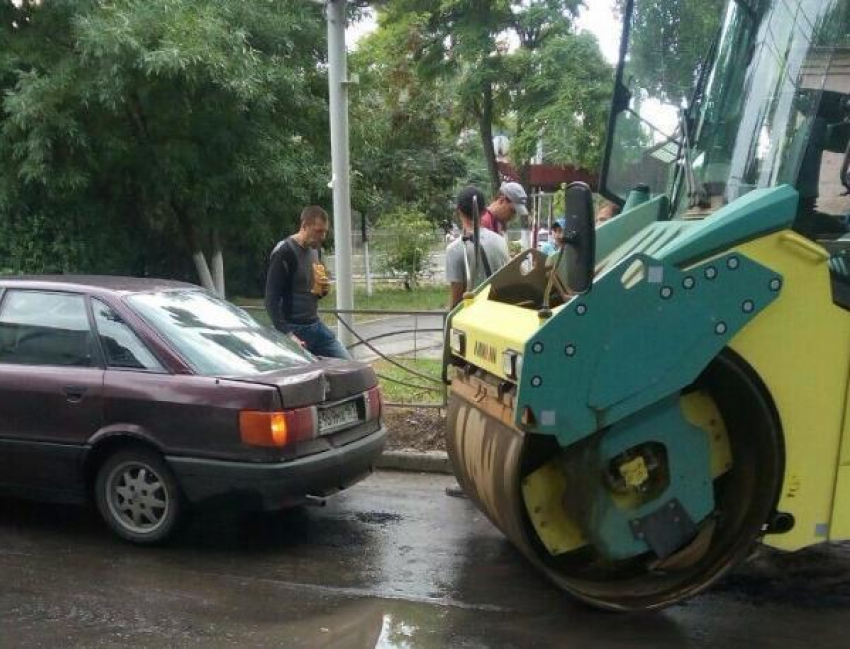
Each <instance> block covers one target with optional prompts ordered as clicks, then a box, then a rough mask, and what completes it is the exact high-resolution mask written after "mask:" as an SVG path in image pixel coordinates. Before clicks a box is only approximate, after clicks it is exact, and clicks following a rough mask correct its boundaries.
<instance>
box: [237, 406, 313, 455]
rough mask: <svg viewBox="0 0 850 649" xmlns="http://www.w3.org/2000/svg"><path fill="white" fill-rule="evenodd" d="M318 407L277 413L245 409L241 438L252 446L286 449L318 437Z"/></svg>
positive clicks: (241, 416) (241, 423)
mask: <svg viewBox="0 0 850 649" xmlns="http://www.w3.org/2000/svg"><path fill="white" fill-rule="evenodd" d="M315 410H316V409H315V408H296V409H294V410H283V411H276V412H264V411H260V410H243V411H241V412H240V413H239V435H240V436H241V437H242V441H243V442H244V443H245V444H250V445H251V446H286V445H287V444H292V443H293V442H300V441H303V440H305V439H312V438H314V437H315V436H316V413H315Z"/></svg>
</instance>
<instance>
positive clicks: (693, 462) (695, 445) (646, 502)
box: [568, 397, 714, 560]
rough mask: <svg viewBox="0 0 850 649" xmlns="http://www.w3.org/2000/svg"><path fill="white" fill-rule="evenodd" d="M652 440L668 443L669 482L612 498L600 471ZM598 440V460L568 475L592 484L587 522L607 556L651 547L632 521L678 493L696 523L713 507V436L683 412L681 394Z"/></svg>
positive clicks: (634, 553) (628, 554) (595, 441)
mask: <svg viewBox="0 0 850 649" xmlns="http://www.w3.org/2000/svg"><path fill="white" fill-rule="evenodd" d="M647 442H655V443H657V444H660V445H662V446H663V447H664V450H665V452H666V458H667V459H666V468H667V470H668V475H669V477H668V482H667V484H666V488H663V489H658V490H656V491H654V492H652V493H650V494H648V495H647V497H646V498H645V499H638V500H637V501H636V502H635V503H634V505H633V506H626V505H624V504H623V503H622V502H617V501H615V499H614V498H612V496H611V490H610V489H609V488H608V486H607V484H606V482H605V480H603V479H600V476H602V475H603V474H604V473H605V472H607V471H609V470H610V469H611V467H610V464H611V460H612V459H614V458H616V457H617V456H619V455H621V454H622V453H624V452H625V451H627V450H629V449H633V448H635V447H636V446H639V445H641V444H646V443H647ZM593 445H594V446H597V447H598V448H597V449H596V450H595V451H594V452H592V453H591V454H590V456H591V457H594V458H595V459H596V462H595V463H591V464H589V465H588V464H585V466H581V465H579V466H577V467H576V468H575V470H574V471H571V472H568V475H569V474H570V473H572V474H573V476H572V479H575V480H577V482H578V483H580V484H584V485H592V487H591V489H590V491H589V492H588V493H586V496H587V501H586V502H587V503H588V504H587V505H585V506H587V507H588V509H587V511H586V513H585V517H586V518H585V524H584V526H583V527H584V529H585V530H587V534H588V537H589V538H590V540H591V542H592V543H593V545H595V546H596V547H597V548H598V549H599V550H600V551H601V552H602V554H604V555H605V556H606V557H608V558H610V559H614V560H617V559H626V558H628V557H633V556H637V555H639V554H643V553H645V552H647V551H648V550H649V549H650V548H649V546H648V545H647V543H646V542H645V541H644V540H642V539H641V538H638V537H637V535H635V534H634V533H633V522H635V521H639V520H640V519H642V518H643V517H645V516H648V515H650V514H654V513H656V512H658V511H659V510H661V509H662V508H664V507H666V506H668V505H669V503H670V502H671V501H672V500H674V499H675V500H676V501H678V504H679V505H680V506H681V508H682V509H683V510H684V511H685V512H687V515H688V517H689V518H690V520H691V521H692V522H693V523H694V524H699V523H700V522H701V521H702V520H703V519H705V517H706V516H708V515H709V514H710V513H711V512H712V511H713V510H714V491H713V486H712V478H711V447H710V444H709V441H708V436H707V435H706V433H705V431H703V430H700V429H699V428H697V427H695V426H693V425H691V424H690V423H689V422H688V421H687V420H686V419H685V418H684V416H683V415H682V412H681V408H680V407H679V399H678V397H673V398H668V399H665V400H664V401H662V402H661V403H657V404H653V405H652V406H650V407H649V408H646V409H645V410H642V411H641V412H639V413H637V414H635V415H632V416H631V417H628V418H627V419H624V420H623V421H621V422H619V423H618V424H617V425H615V426H612V427H611V428H610V429H609V430H607V431H605V433H604V434H603V435H601V436H600V437H599V439H596V438H594V439H593ZM584 472H587V474H586V475H585V476H582V475H575V474H576V473H584ZM594 477H595V479H594ZM569 479H570V478H568V480H569ZM568 488H569V484H568Z"/></svg>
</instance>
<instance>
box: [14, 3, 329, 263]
mask: <svg viewBox="0 0 850 649" xmlns="http://www.w3.org/2000/svg"><path fill="white" fill-rule="evenodd" d="M0 21H2V22H1V23H0V35H2V42H0V51H2V52H3V54H2V58H0V83H2V87H3V90H4V93H3V99H2V112H0V158H2V159H3V161H4V164H3V166H2V168H0V227H2V229H3V231H4V232H13V233H15V235H16V236H14V237H12V238H11V239H9V240H7V241H12V242H13V243H11V244H10V243H7V244H6V245H4V244H0V246H2V247H0V254H2V255H3V256H4V257H5V261H3V262H0V266H7V267H14V268H16V269H19V270H23V271H53V270H80V269H85V270H86V271H89V272H116V271H122V270H123V271H125V272H126V271H127V270H131V271H133V272H136V273H140V274H143V273H144V274H146V273H159V272H162V271H163V270H166V271H167V270H172V271H173V270H174V266H178V267H179V266H182V267H183V268H182V270H183V272H184V273H186V272H187V269H186V268H185V263H186V262H185V259H186V258H187V254H186V253H190V254H192V255H195V257H196V261H197V260H198V256H199V255H200V256H201V258H202V259H203V258H204V255H203V253H204V252H208V253H209V252H213V253H214V252H215V251H216V250H220V249H221V248H222V245H221V242H223V241H226V242H227V243H228V247H229V248H230V249H231V250H233V249H236V250H240V251H242V252H248V253H249V255H250V256H251V257H252V258H251V259H250V261H251V262H256V263H258V265H259V266H260V269H259V271H260V272H262V266H264V262H263V259H264V256H265V255H266V254H267V248H268V247H269V246H270V245H271V243H272V242H273V240H274V238H275V236H276V235H277V234H278V232H279V230H280V229H281V225H283V224H284V223H293V222H294V220H295V215H296V214H297V212H298V210H299V209H300V206H301V205H303V204H304V203H307V202H312V201H315V200H317V198H319V197H322V198H324V197H326V195H327V193H326V192H327V190H326V188H323V183H322V182H321V179H322V178H326V177H327V162H326V159H325V151H327V148H328V147H327V127H326V119H327V117H326V100H325V93H326V90H325V88H326V81H325V79H324V76H323V73H322V70H321V67H320V66H318V65H317V63H318V62H321V61H322V59H323V52H324V33H325V32H324V19H323V16H322V15H321V9H320V7H317V6H315V5H313V4H311V3H305V2H299V1H298V0H280V1H270V0H269V1H260V0H254V1H248V0H244V1H233V2H214V1H211V0H144V1H143V2H142V1H139V0H113V1H102V2H98V1H94V0H51V2H44V3H36V2H33V1H26V2H24V3H23V4H21V5H20V6H18V4H16V3H12V2H8V1H6V2H4V3H3V5H2V11H1V12H0ZM69 226H70V227H69ZM175 242H179V245H175ZM261 250H262V252H261ZM177 260H180V261H177ZM199 270H200V268H199ZM169 274H172V273H169Z"/></svg>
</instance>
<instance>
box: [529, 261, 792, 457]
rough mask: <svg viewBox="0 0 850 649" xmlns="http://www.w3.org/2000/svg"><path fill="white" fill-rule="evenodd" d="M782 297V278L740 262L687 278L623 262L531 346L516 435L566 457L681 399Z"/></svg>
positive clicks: (685, 273) (703, 267) (652, 264)
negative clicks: (596, 436)
mask: <svg viewBox="0 0 850 649" xmlns="http://www.w3.org/2000/svg"><path fill="white" fill-rule="evenodd" d="M781 287H782V278H781V276H780V275H779V274H778V273H776V272H774V271H772V270H770V269H769V268H766V267H764V266H762V265H760V264H758V263H756V262H754V261H752V260H751V259H748V258H746V257H744V256H742V255H741V254H739V253H727V254H725V255H722V256H719V257H716V258H713V259H711V260H709V261H705V262H703V263H701V264H699V265H697V266H694V267H692V268H690V269H688V270H680V269H678V268H676V267H674V266H671V265H670V264H667V263H663V262H661V261H658V260H657V259H653V258H652V257H649V256H647V255H645V254H642V253H639V254H635V255H632V256H630V257H627V258H625V259H623V260H622V261H621V262H620V263H618V264H617V265H616V266H614V267H612V268H611V269H610V270H609V271H608V272H606V273H605V274H604V275H602V276H600V277H599V278H597V280H596V282H595V283H594V288H593V291H592V292H591V293H588V294H586V295H582V296H579V297H576V298H574V299H573V300H572V301H571V302H570V303H568V304H567V305H566V306H565V307H564V308H563V309H562V310H561V311H559V312H557V313H556V314H555V315H553V316H552V318H551V319H550V320H549V321H548V322H546V324H545V325H543V326H542V327H541V328H540V329H539V330H538V332H537V333H536V334H535V335H534V336H533V337H532V338H530V339H529V341H528V343H527V344H526V347H525V350H524V354H523V368H522V373H521V376H520V380H519V390H518V393H517V406H518V407H517V408H516V409H515V412H516V424H517V426H519V427H520V428H523V429H525V430H529V431H533V432H538V433H543V434H549V435H554V436H555V437H556V438H557V439H558V442H559V443H560V445H561V446H564V447H566V446H569V445H571V444H574V443H576V442H578V441H580V440H582V439H583V438H585V437H586V436H588V435H590V434H591V433H593V432H594V431H596V430H599V429H601V428H604V427H605V426H609V425H611V424H614V423H616V422H618V421H620V420H622V419H624V418H625V417H628V416H629V415H632V414H634V413H636V412H638V411H640V410H642V409H643V408H646V407H647V406H649V405H650V404H653V403H655V402H656V401H659V400H661V399H663V398H664V397H666V396H669V395H671V394H674V393H677V392H678V391H679V390H681V389H682V388H684V387H686V386H687V385H690V384H691V383H693V381H694V380H695V379H696V378H697V376H699V374H700V372H702V370H703V369H705V367H706V366H707V365H708V363H709V362H711V360H712V359H713V358H714V357H715V356H716V355H717V354H718V353H719V352H720V351H721V350H722V349H723V347H724V346H726V345H727V344H728V342H729V341H730V340H731V339H732V337H733V336H735V334H737V333H738V332H739V331H740V330H741V329H743V328H744V327H745V326H746V325H747V323H748V322H750V321H751V320H752V319H753V318H755V317H757V316H758V314H759V313H760V312H761V311H762V310H763V309H765V308H766V307H767V306H768V305H769V304H770V303H771V302H772V301H773V300H774V299H776V297H777V296H778V294H779V292H780V290H781ZM529 415H530V416H529Z"/></svg>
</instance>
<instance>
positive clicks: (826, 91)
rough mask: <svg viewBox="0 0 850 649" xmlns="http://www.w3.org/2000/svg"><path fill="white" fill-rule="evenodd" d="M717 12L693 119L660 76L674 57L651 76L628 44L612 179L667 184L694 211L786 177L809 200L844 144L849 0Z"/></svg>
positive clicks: (776, 2)
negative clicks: (684, 115)
mask: <svg viewBox="0 0 850 649" xmlns="http://www.w3.org/2000/svg"><path fill="white" fill-rule="evenodd" d="M651 4H652V3H650V2H649V1H648V0H636V2H635V10H634V13H635V16H634V17H633V20H632V29H633V33H632V35H631V37H630V43H629V45H628V51H629V52H631V51H632V50H633V49H635V48H637V47H638V46H639V45H640V43H641V42H642V41H641V39H640V35H641V29H642V23H640V22H639V21H638V19H639V17H640V16H641V15H643V14H641V11H640V10H641V7H642V5H647V6H649V5H651ZM644 13H645V12H644ZM718 16H719V18H720V21H719V24H720V31H719V34H720V35H719V39H718V40H717V43H716V46H715V47H714V48H711V47H707V46H705V44H704V46H703V47H704V52H711V53H712V57H711V60H710V62H709V63H710V65H708V67H706V68H705V74H703V75H701V77H700V79H701V84H700V85H701V87H700V88H699V89H698V92H697V95H696V98H695V100H696V101H695V103H694V104H693V105H692V106H691V107H690V109H689V110H688V120H687V122H688V126H689V127H688V128H687V129H684V128H683V124H684V122H685V120H683V119H682V118H681V111H682V108H683V106H684V104H685V99H684V96H683V95H682V94H681V93H680V92H678V93H677V92H676V88H675V87H673V88H672V89H671V86H670V84H669V83H668V81H667V79H666V78H665V77H663V76H660V75H662V73H664V72H665V71H667V70H668V68H669V66H658V68H657V69H658V70H659V73H658V74H656V75H655V76H653V68H652V67H651V66H648V65H647V66H643V67H640V66H639V64H640V62H641V60H642V59H640V57H638V56H637V55H635V56H629V55H628V54H627V56H626V59H625V61H624V65H623V75H624V76H623V84H626V83H631V84H632V87H629V88H628V93H627V94H626V95H625V96H626V97H627V98H628V100H629V106H628V107H626V108H625V109H624V110H622V111H621V112H620V113H619V114H618V115H617V117H616V119H615V123H614V135H613V142H612V153H611V162H610V163H609V169H608V178H607V179H606V187H607V188H608V190H609V191H610V192H611V193H613V194H616V195H617V196H619V197H620V198H621V199H625V198H626V195H627V193H628V191H629V190H630V189H631V188H633V187H634V186H635V185H637V184H645V185H648V186H649V188H650V190H651V192H652V193H654V194H660V193H667V194H668V195H670V196H671V198H673V205H674V209H675V210H676V213H677V214H678V215H680V216H686V217H699V216H704V215H707V214H710V213H712V212H713V211H715V210H716V209H718V208H719V207H722V206H723V205H725V204H726V203H728V202H730V201H733V200H735V199H736V198H739V197H740V196H742V195H744V194H746V193H747V192H749V191H752V190H753V189H755V188H758V187H773V186H776V185H779V184H783V183H789V184H791V185H793V186H795V187H796V188H797V190H798V191H799V192H800V193H801V198H802V199H803V201H802V202H803V203H805V202H806V200H807V199H808V200H809V201H810V202H812V203H814V201H815V200H816V199H817V198H818V197H820V199H821V202H824V201H826V200H827V198H828V196H827V194H830V193H831V192H833V188H832V187H831V186H830V187H827V185H828V184H829V183H830V182H832V181H830V180H829V178H824V174H822V173H821V169H822V167H826V166H832V165H833V162H834V161H833V160H832V157H835V156H840V155H841V154H843V152H844V148H843V147H841V146H840V145H841V143H842V142H843V139H842V138H841V129H842V128H844V127H843V126H842V124H843V123H844V122H845V121H846V119H847V114H846V113H847V94H848V91H850V87H848V85H850V75H848V72H847V66H848V63H850V28H848V27H850V26H849V25H848V19H850V9H848V3H847V2H846V0H736V1H731V2H728V3H727V5H726V8H725V10H724V11H722V12H720V13H719V14H718ZM632 41H633V42H634V43H633V42H632ZM638 53H639V52H638ZM692 69H693V68H692ZM630 70H633V71H634V73H633V74H631V73H630ZM694 81H697V79H694ZM677 112H679V113H680V115H679V118H678V119H677V118H676V113H677ZM650 124H651V126H650ZM838 149H841V150H840V151H838ZM837 179H838V173H837V172H836V174H835V179H833V180H834V181H835V182H837ZM824 181H828V182H824ZM835 182H832V184H835Z"/></svg>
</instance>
